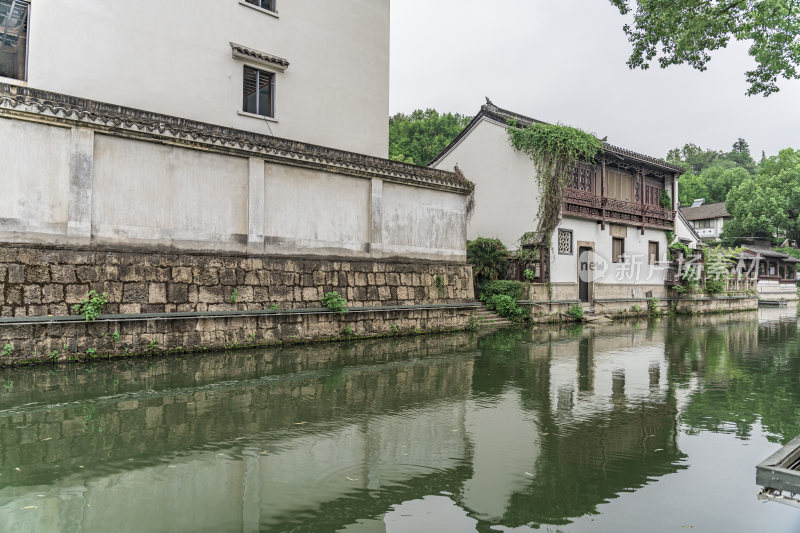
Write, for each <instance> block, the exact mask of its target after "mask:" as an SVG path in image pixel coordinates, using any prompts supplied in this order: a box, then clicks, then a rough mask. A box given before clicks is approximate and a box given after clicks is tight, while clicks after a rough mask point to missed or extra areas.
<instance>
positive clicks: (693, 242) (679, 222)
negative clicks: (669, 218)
mask: <svg viewBox="0 0 800 533" xmlns="http://www.w3.org/2000/svg"><path fill="white" fill-rule="evenodd" d="M688 224H691V222H684V219H683V217H680V216H676V217H675V236H676V237H678V239H680V240H688V241H690V244H689V248H691V249H695V248H696V247H697V245H698V243H699V242H700V241H698V240H697V239H696V238H695V236H694V234H693V233H692V230H691V229H690V227H689V225H688Z"/></svg>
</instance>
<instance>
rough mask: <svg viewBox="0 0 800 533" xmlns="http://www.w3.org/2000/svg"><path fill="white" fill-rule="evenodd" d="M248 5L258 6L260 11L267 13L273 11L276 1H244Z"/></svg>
mask: <svg viewBox="0 0 800 533" xmlns="http://www.w3.org/2000/svg"><path fill="white" fill-rule="evenodd" d="M244 1H245V2H247V3H248V4H253V5H254V6H258V7H260V8H261V9H266V10H267V11H275V4H276V3H277V0H244Z"/></svg>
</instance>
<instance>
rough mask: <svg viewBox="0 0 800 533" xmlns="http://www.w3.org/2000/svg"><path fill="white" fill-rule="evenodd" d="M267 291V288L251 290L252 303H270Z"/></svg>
mask: <svg viewBox="0 0 800 533" xmlns="http://www.w3.org/2000/svg"><path fill="white" fill-rule="evenodd" d="M269 293H270V291H269V289H268V288H267V287H256V288H254V289H253V302H255V303H263V304H266V303H268V302H269V301H270V297H269Z"/></svg>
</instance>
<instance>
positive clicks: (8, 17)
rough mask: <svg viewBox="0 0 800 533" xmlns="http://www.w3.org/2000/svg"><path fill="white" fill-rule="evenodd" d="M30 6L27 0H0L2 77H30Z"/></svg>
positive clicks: (0, 73)
mask: <svg viewBox="0 0 800 533" xmlns="http://www.w3.org/2000/svg"><path fill="white" fill-rule="evenodd" d="M30 7H31V4H30V2H28V1H25V0H0V77H3V78H12V79H15V80H21V81H26V80H27V79H28V19H29V13H30Z"/></svg>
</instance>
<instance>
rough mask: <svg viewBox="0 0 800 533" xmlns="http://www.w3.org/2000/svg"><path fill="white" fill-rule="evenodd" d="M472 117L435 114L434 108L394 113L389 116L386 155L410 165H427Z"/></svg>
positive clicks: (455, 114) (456, 114) (436, 112)
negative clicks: (387, 149)
mask: <svg viewBox="0 0 800 533" xmlns="http://www.w3.org/2000/svg"><path fill="white" fill-rule="evenodd" d="M470 120H472V117H469V116H465V115H461V114H458V113H443V114H441V115H440V114H439V112H438V111H436V110H435V109H426V110H425V111H423V110H421V109H417V110H416V111H414V112H412V113H411V114H408V115H406V114H404V113H398V114H396V115H394V116H393V117H391V118H390V119H389V158H390V159H392V160H394V161H402V162H404V163H411V164H414V165H427V164H428V163H430V162H431V160H433V158H434V157H436V156H437V155H439V152H441V151H442V150H444V148H445V147H447V145H448V144H450V142H451V141H452V140H453V139H455V137H456V135H458V134H459V133H461V130H463V129H464V128H465V127H466V126H467V124H469V122H470Z"/></svg>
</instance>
